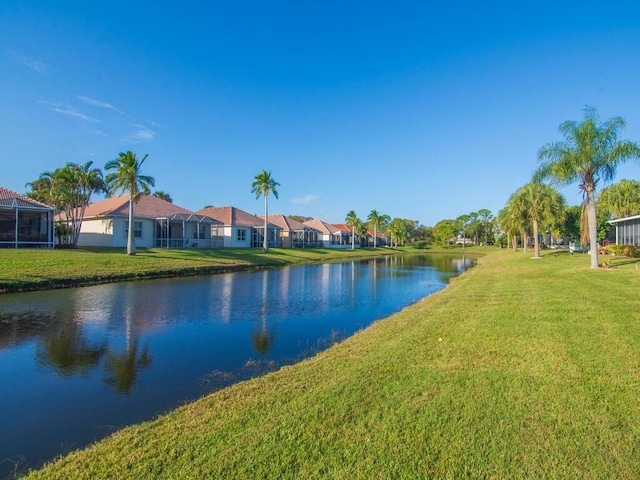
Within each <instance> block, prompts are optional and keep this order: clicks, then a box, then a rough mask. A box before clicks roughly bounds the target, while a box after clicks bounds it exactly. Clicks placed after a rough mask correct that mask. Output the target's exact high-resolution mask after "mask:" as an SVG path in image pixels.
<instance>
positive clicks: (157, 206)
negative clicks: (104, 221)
mask: <svg viewBox="0 0 640 480" xmlns="http://www.w3.org/2000/svg"><path fill="white" fill-rule="evenodd" d="M129 198H130V196H129V195H120V196H117V197H110V198H105V199H104V200H100V201H98V202H94V203H91V204H90V205H89V206H87V209H86V210H85V212H84V218H85V219H86V218H92V217H106V216H109V217H116V216H119V217H126V216H128V215H129ZM134 215H135V216H136V217H139V218H168V217H172V216H174V215H178V216H182V217H185V218H186V217H189V216H194V215H196V213H195V212H192V211H191V210H187V209H186V208H182V207H179V206H178V205H174V204H173V203H171V202H167V201H166V200H162V199H161V198H158V197H154V196H153V195H144V194H141V195H140V199H139V200H138V202H137V203H136V204H135V205H134ZM199 220H202V219H199Z"/></svg>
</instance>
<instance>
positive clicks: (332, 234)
mask: <svg viewBox="0 0 640 480" xmlns="http://www.w3.org/2000/svg"><path fill="white" fill-rule="evenodd" d="M304 225H306V226H308V227H311V228H313V229H315V230H317V231H318V232H320V234H319V238H320V241H321V246H322V247H323V248H350V247H351V235H349V236H348V237H345V236H344V235H343V233H344V232H343V231H342V230H340V229H339V228H338V227H336V226H335V225H331V224H330V223H327V222H324V221H322V220H315V219H313V220H307V221H306V222H304ZM345 239H346V240H348V241H345Z"/></svg>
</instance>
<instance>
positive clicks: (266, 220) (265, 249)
mask: <svg viewBox="0 0 640 480" xmlns="http://www.w3.org/2000/svg"><path fill="white" fill-rule="evenodd" d="M268 196H269V194H268V193H265V194H264V239H263V241H262V251H263V252H264V253H267V252H268V251H269V240H268V236H267V233H268V232H267V225H269V204H268V203H267V198H268Z"/></svg>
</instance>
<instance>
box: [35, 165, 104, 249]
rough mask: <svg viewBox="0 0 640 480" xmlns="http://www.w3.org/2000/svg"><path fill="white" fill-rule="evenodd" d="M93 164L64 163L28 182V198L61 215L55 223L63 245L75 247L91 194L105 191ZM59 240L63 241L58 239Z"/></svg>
mask: <svg viewBox="0 0 640 480" xmlns="http://www.w3.org/2000/svg"><path fill="white" fill-rule="evenodd" d="M92 165H93V162H86V163H84V164H76V163H66V164H65V166H64V167H60V168H56V169H55V170H54V171H53V172H43V173H41V174H40V177H39V178H38V179H37V180H35V181H34V182H31V183H27V187H30V188H31V191H30V192H29V193H28V194H27V195H28V196H29V197H31V198H33V199H35V200H38V201H41V202H42V203H46V204H47V205H51V206H52V207H54V208H55V209H56V211H57V212H58V213H60V214H62V215H63V216H64V220H61V221H60V222H59V223H58V225H57V226H58V231H59V232H64V236H65V237H66V241H65V242H66V244H68V245H70V246H72V247H76V246H77V244H78V238H79V237H80V229H81V227H82V220H83V219H84V212H85V210H86V208H87V206H88V205H89V203H90V202H91V195H92V194H93V193H100V192H103V191H105V190H106V186H105V183H104V180H103V178H102V171H101V170H100V169H99V168H92ZM60 240H62V238H60Z"/></svg>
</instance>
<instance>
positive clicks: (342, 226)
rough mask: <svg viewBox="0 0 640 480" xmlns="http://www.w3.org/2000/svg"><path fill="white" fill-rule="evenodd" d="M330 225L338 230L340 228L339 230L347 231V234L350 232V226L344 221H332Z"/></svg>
mask: <svg viewBox="0 0 640 480" xmlns="http://www.w3.org/2000/svg"><path fill="white" fill-rule="evenodd" d="M332 225H333V226H334V227H336V228H337V229H338V230H340V231H341V232H344V233H348V234H351V233H352V231H351V227H348V226H347V225H345V224H344V223H334V224H332Z"/></svg>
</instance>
